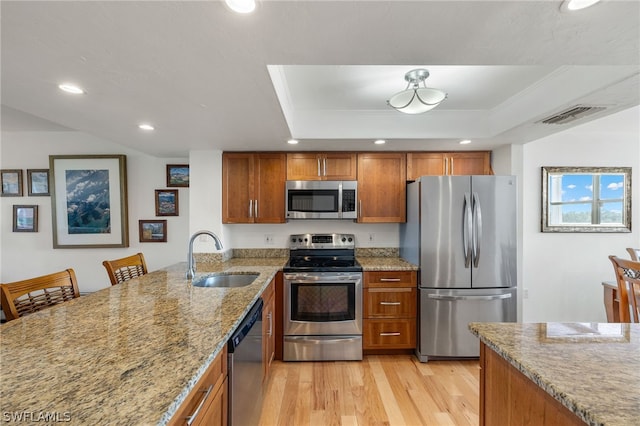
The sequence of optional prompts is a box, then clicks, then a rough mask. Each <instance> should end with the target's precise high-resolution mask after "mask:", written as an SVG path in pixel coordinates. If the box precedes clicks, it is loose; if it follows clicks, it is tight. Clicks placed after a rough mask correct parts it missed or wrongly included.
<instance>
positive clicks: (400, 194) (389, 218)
mask: <svg viewBox="0 0 640 426" xmlns="http://www.w3.org/2000/svg"><path fill="white" fill-rule="evenodd" d="M406 170H407V166H406V161H405V154H404V153H396V152H388V153H362V154H358V222H361V223H399V222H405V221H406V188H405V186H406V178H407V176H406Z"/></svg>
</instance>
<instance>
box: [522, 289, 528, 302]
mask: <svg viewBox="0 0 640 426" xmlns="http://www.w3.org/2000/svg"><path fill="white" fill-rule="evenodd" d="M522 298H523V299H528V298H529V289H528V288H525V289H524V290H523V291H522Z"/></svg>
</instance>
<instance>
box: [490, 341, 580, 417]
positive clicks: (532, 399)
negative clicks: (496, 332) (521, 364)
mask: <svg viewBox="0 0 640 426" xmlns="http://www.w3.org/2000/svg"><path fill="white" fill-rule="evenodd" d="M584 424H585V423H584V422H583V421H582V420H581V419H580V418H579V417H578V416H576V415H575V414H573V413H572V412H571V411H569V410H568V409H567V408H566V407H564V406H563V405H562V404H561V403H560V402H558V401H557V400H555V399H554V398H553V397H552V396H551V395H549V394H548V393H546V392H545V391H544V390H542V389H541V388H540V387H539V386H538V385H536V384H535V383H534V382H532V381H531V380H530V379H529V378H527V377H526V376H525V375H524V374H522V373H521V372H520V371H518V370H517V369H516V368H514V367H513V366H512V365H511V364H509V363H508V362H507V361H506V360H505V359H504V358H502V357H501V356H500V355H498V354H497V353H496V352H494V351H493V350H491V349H490V348H488V347H487V346H486V345H485V344H484V343H481V344H480V426H525V425H536V426H571V425H576V426H577V425H582V426H584Z"/></svg>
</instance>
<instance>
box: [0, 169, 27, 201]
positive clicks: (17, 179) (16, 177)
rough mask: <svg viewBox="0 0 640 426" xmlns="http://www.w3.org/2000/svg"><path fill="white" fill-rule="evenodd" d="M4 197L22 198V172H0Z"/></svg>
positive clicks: (6, 170) (5, 170)
mask: <svg viewBox="0 0 640 426" xmlns="http://www.w3.org/2000/svg"><path fill="white" fill-rule="evenodd" d="M0 181H2V194H1V195H2V196H3V197H22V170H20V169H18V170H8V169H4V170H0Z"/></svg>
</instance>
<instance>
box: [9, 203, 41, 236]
mask: <svg viewBox="0 0 640 426" xmlns="http://www.w3.org/2000/svg"><path fill="white" fill-rule="evenodd" d="M13 232H38V206H37V205H33V206H18V205H14V206H13Z"/></svg>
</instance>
